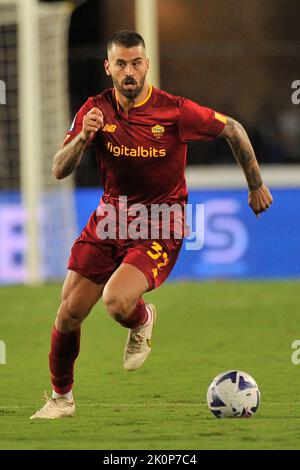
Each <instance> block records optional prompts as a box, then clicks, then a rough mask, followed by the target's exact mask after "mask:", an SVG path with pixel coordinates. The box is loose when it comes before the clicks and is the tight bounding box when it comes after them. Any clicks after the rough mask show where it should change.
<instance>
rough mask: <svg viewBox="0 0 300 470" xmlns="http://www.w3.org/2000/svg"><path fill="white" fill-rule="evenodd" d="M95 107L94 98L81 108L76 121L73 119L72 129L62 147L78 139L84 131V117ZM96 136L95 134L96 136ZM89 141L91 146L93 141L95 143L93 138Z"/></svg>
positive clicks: (75, 118)
mask: <svg viewBox="0 0 300 470" xmlns="http://www.w3.org/2000/svg"><path fill="white" fill-rule="evenodd" d="M94 107H95V103H94V98H93V97H90V98H89V99H88V100H87V101H86V102H85V103H84V105H83V106H81V108H80V110H79V111H78V113H77V114H76V115H75V117H74V119H73V122H72V124H71V127H70V129H69V130H68V132H67V133H66V136H65V140H64V142H63V144H62V146H64V145H67V144H68V143H69V142H71V141H72V140H73V139H74V137H76V136H77V135H78V134H79V133H80V132H81V130H82V122H83V118H84V116H85V115H86V114H87V113H88V112H89V111H90V110H91V109H93V108H94ZM94 136H95V134H94ZM94 136H93V137H92V138H90V139H89V141H88V144H90V143H91V142H92V141H93V138H94Z"/></svg>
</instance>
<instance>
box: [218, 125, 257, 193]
mask: <svg viewBox="0 0 300 470" xmlns="http://www.w3.org/2000/svg"><path fill="white" fill-rule="evenodd" d="M223 135H224V137H225V138H226V140H227V141H228V143H229V145H230V147H231V149H232V152H233V154H234V156H235V158H236V160H237V162H238V163H239V164H240V165H241V167H242V168H243V171H244V173H245V176H246V179H247V183H248V186H249V189H250V190H254V189H257V188H259V187H260V186H261V185H262V184H263V181H262V178H261V176H260V173H259V166H258V163H257V160H256V157H255V153H254V150H253V147H252V145H251V142H250V140H249V137H248V135H247V133H246V131H245V129H244V128H243V127H242V126H241V125H240V124H239V123H238V122H236V121H234V120H233V119H230V118H229V120H228V123H227V124H226V126H225V128H224V131H223Z"/></svg>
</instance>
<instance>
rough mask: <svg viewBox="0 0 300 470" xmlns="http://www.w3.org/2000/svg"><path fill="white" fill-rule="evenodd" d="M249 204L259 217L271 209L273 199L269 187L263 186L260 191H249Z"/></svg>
mask: <svg viewBox="0 0 300 470" xmlns="http://www.w3.org/2000/svg"><path fill="white" fill-rule="evenodd" d="M248 202H249V206H250V207H251V209H252V210H253V212H254V214H255V215H256V216H257V217H258V216H259V214H261V213H262V212H265V211H266V210H267V209H269V207H270V206H271V204H272V202H273V198H272V196H271V193H270V191H269V189H268V188H267V186H265V185H264V184H262V185H261V186H260V187H259V188H258V189H252V190H250V191H249V198H248Z"/></svg>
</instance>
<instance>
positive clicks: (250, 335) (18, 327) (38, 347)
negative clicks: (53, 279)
mask: <svg viewBox="0 0 300 470" xmlns="http://www.w3.org/2000/svg"><path fill="white" fill-rule="evenodd" d="M59 298H60V285H46V286H42V287H39V288H29V287H2V288H0V299H1V302H0V305H1V307H0V308H1V316H0V340H2V341H5V343H6V348H7V355H6V356H7V357H6V361H7V363H6V364H5V365H0V390H1V398H0V448H1V449H107V450H114V449H131V450H137V449H146V450H153V449H300V365H299V366H297V365H293V364H292V362H291V355H292V353H293V350H292V348H291V344H292V342H293V341H294V340H295V339H300V320H299V312H300V289H299V283H297V282H296V281H295V282H253V283H246V282H245V283H244V282H239V283H238V282H209V283H173V284H171V283H170V284H166V285H164V286H163V287H161V288H160V289H158V290H157V291H154V292H151V293H149V294H147V295H146V298H148V299H151V301H152V302H153V303H155V304H156V306H157V308H158V321H157V324H156V327H155V330H154V335H153V349H152V353H151V355H150V357H149V359H148V360H147V362H146V363H145V364H144V366H143V367H142V368H141V369H140V370H138V371H136V372H131V373H129V372H127V371H125V370H123V366H122V355H123V347H124V343H125V340H126V336H127V331H126V330H125V329H123V328H122V327H120V326H119V325H118V324H116V323H115V322H114V321H113V320H111V319H110V318H109V317H108V315H107V314H106V313H105V311H104V308H103V305H102V304H101V302H100V303H99V305H97V306H96V307H95V309H94V310H93V312H92V314H91V315H90V316H89V317H88V319H87V320H86V321H85V323H84V326H83V333H82V343H81V354H80V357H79V359H78V361H77V365H76V375H75V388H74V395H75V399H76V405H77V411H76V415H75V417H74V418H69V419H64V420H58V421H50V422H48V421H39V422H36V421H35V422H32V421H30V420H29V416H30V415H31V414H32V413H33V412H35V411H36V409H37V408H38V407H40V405H41V404H42V401H41V397H42V394H43V391H44V390H46V389H47V390H48V392H49V391H50V385H49V377H48V364H47V363H48V350H49V336H50V330H51V326H52V323H53V319H54V316H55V312H56V310H57V307H58V305H59ZM234 368H237V369H241V370H243V371H245V372H248V373H249V374H251V375H252V376H253V377H254V378H255V379H256V381H257V382H258V384H259V387H260V390H261V395H262V401H261V404H260V407H259V409H258V411H257V413H256V415H255V416H254V417H253V418H251V419H231V420H230V419H229V420H228V419H227V420H218V419H216V418H215V417H214V416H213V415H212V414H211V413H210V411H209V410H208V408H207V405H206V391H207V386H208V385H209V383H210V381H211V380H212V379H213V377H214V376H215V375H217V374H218V373H220V372H222V371H223V370H228V369H234Z"/></svg>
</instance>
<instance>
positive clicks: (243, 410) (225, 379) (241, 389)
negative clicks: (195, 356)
mask: <svg viewBox="0 0 300 470" xmlns="http://www.w3.org/2000/svg"><path fill="white" fill-rule="evenodd" d="M259 401H260V391H259V388H258V386H257V383H256V382H255V380H254V379H253V378H252V377H251V376H250V375H249V374H246V373H245V372H241V371H240V370H229V371H227V372H222V373H221V374H219V375H217V377H215V378H214V380H213V381H212V383H211V384H210V386H209V387H208V390H207V404H208V407H209V409H210V411H211V412H212V413H213V414H214V415H215V416H216V417H217V418H249V417H250V416H252V415H253V414H254V413H255V412H256V410H257V408H258V405H259Z"/></svg>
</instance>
